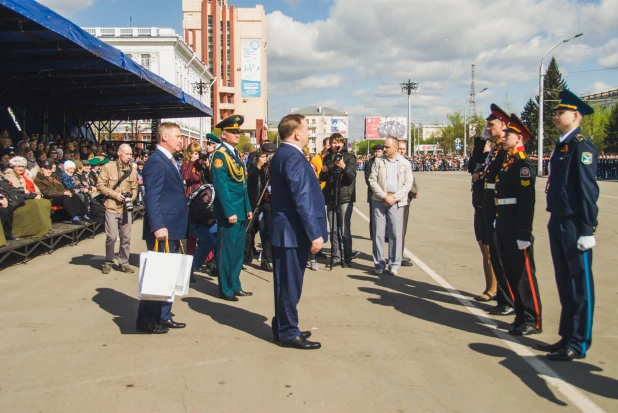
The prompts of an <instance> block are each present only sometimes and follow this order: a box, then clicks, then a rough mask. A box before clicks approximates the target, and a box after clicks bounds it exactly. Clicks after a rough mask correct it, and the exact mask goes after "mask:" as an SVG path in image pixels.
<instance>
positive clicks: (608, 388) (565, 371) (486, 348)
mask: <svg viewBox="0 0 618 413" xmlns="http://www.w3.org/2000/svg"><path fill="white" fill-rule="evenodd" d="M470 348H471V349H472V350H474V351H476V352H478V353H481V354H485V355H488V356H492V357H499V358H502V359H503V360H502V361H500V364H501V365H502V366H504V367H505V368H507V369H508V370H510V371H511V373H513V374H514V375H516V376H517V377H519V379H520V380H521V381H522V383H524V384H526V385H527V386H528V387H529V388H530V389H531V390H532V391H534V392H535V393H536V394H537V395H539V396H540V397H542V398H544V399H547V400H548V401H550V402H552V403H556V404H558V405H560V406H566V405H567V403H565V402H563V401H562V400H559V399H558V398H557V397H556V395H555V394H554V393H553V392H552V390H551V388H550V387H549V386H548V384H547V382H546V381H545V380H544V379H543V378H542V377H540V376H539V375H538V373H537V372H536V371H535V370H534V369H533V368H532V367H530V365H529V364H528V363H522V357H521V356H519V355H517V354H516V353H515V352H514V351H512V350H510V349H507V348H504V347H500V346H496V345H493V344H484V343H472V344H470ZM524 358H525V357H524ZM543 361H545V362H546V363H547V365H548V366H549V367H551V368H552V369H553V370H554V371H555V372H556V373H558V375H560V377H562V378H563V379H564V380H565V381H566V382H568V383H569V384H571V385H573V386H575V387H578V388H580V389H582V390H584V391H587V392H589V393H592V394H596V395H599V396H602V397H606V398H608V399H618V393H617V392H616V389H618V380H616V379H613V378H611V377H605V376H601V375H599V374H594V373H597V372H601V371H603V369H602V368H600V367H597V366H593V365H592V364H589V363H585V362H583V361H581V360H577V361H573V362H552V361H550V360H548V359H544V360H543Z"/></svg>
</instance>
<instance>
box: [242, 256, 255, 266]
mask: <svg viewBox="0 0 618 413" xmlns="http://www.w3.org/2000/svg"><path fill="white" fill-rule="evenodd" d="M252 261H253V258H249V257H245V258H243V260H242V263H243V264H245V265H249V264H251V262H252Z"/></svg>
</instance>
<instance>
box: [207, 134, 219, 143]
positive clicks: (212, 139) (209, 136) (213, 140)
mask: <svg viewBox="0 0 618 413" xmlns="http://www.w3.org/2000/svg"><path fill="white" fill-rule="evenodd" d="M206 140H207V141H208V143H221V139H219V138H217V137H216V136H215V135H213V134H212V133H207V134H206Z"/></svg>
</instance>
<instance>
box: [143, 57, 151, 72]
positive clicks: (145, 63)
mask: <svg viewBox="0 0 618 413" xmlns="http://www.w3.org/2000/svg"><path fill="white" fill-rule="evenodd" d="M142 66H144V68H146V69H148V70H150V55H149V54H143V55H142Z"/></svg>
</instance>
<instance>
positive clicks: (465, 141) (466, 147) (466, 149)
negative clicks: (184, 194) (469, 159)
mask: <svg viewBox="0 0 618 413" xmlns="http://www.w3.org/2000/svg"><path fill="white" fill-rule="evenodd" d="M487 89H489V88H485V89H483V90H481V91H480V92H479V93H477V95H480V94H481V93H483V92H484V91H486V90H487ZM470 99H471V97H470V98H468V99H467V100H466V101H465V102H464V152H463V156H464V158H465V157H466V156H468V119H467V117H466V106H468V103H470Z"/></svg>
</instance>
